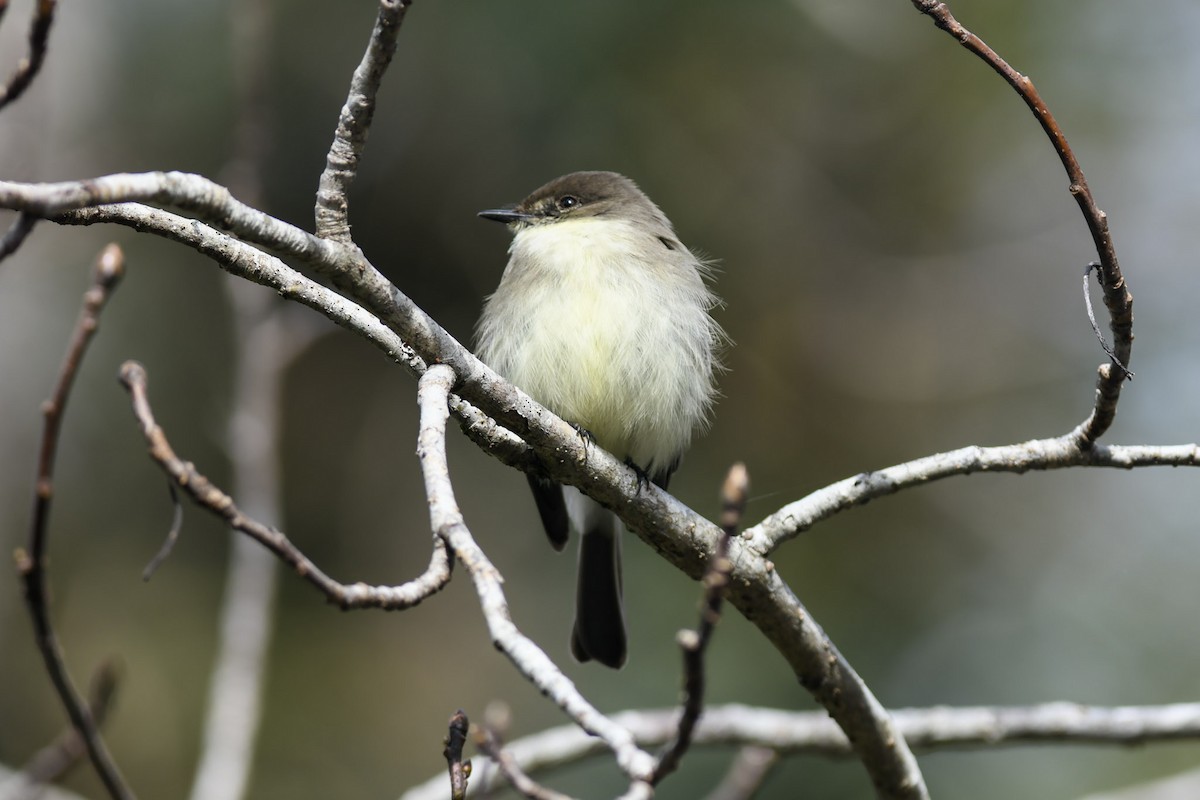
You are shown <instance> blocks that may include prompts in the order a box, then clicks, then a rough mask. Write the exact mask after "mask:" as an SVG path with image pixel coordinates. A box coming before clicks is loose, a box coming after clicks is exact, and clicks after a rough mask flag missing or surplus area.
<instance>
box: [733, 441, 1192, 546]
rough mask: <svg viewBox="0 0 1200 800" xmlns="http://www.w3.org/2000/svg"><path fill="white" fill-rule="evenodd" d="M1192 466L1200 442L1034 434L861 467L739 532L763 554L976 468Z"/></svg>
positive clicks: (1020, 471)
mask: <svg viewBox="0 0 1200 800" xmlns="http://www.w3.org/2000/svg"><path fill="white" fill-rule="evenodd" d="M1085 466H1086V467H1116V468H1119V469H1133V468H1134V467H1155V466H1171V467H1195V466H1200V446H1198V445H1195V444H1179V445H1102V444H1093V445H1091V446H1090V447H1082V446H1081V445H1080V440H1079V438H1078V437H1077V436H1075V435H1074V434H1068V435H1066V436H1060V437H1057V438H1055V439H1034V440H1033V441H1029V442H1022V443H1020V444H1010V445H1004V446H1002V447H978V446H975V445H972V446H970V447H963V448H961V449H958V450H951V451H950V452H948V453H937V454H935V455H932V456H926V457H924V458H918V459H915V460H913V461H907V462H905V463H903V464H897V465H895V466H892V467H887V468H886V469H881V470H876V471H874V472H864V473H861V474H859V475H855V476H853V477H851V478H845V479H843V480H841V481H838V482H837V483H833V484H830V485H829V486H826V487H824V488H822V489H818V490H817V491H815V492H813V493H812V494H810V495H808V496H806V497H803V498H801V499H799V500H797V501H795V502H793V503H789V504H788V505H786V506H784V507H783V508H781V509H779V510H778V511H776V512H775V513H774V514H772V515H771V516H769V517H767V518H766V519H764V520H763V521H762V522H760V523H758V524H757V525H755V526H753V527H751V528H747V529H746V530H745V531H743V532H742V539H743V540H745V541H746V543H747V546H748V547H749V548H750V549H752V550H754V551H756V552H758V553H762V554H763V555H767V554H768V553H770V552H771V551H772V550H774V549H775V548H776V547H778V546H779V545H780V544H782V543H783V542H785V541H787V540H788V539H790V538H792V537H794V536H796V535H798V534H800V533H802V532H804V531H806V530H808V529H809V528H811V527H812V526H814V525H816V524H817V523H818V522H821V521H822V520H825V519H828V518H829V517H832V516H833V515H835V514H837V513H839V512H842V511H845V510H847V509H849V508H853V507H854V506H859V505H862V504H863V503H866V502H867V501H869V500H874V499H875V498H877V497H883V496H884V495H889V494H894V493H895V492H898V491H900V490H901V489H908V488H912V487H915V486H923V485H925V484H927V483H931V482H933V481H936V480H941V479H943V478H948V477H950V476H952V475H972V474H975V473H977V472H1015V473H1018V474H1021V473H1025V472H1028V471H1029V470H1050V469H1063V468H1066V467H1085Z"/></svg>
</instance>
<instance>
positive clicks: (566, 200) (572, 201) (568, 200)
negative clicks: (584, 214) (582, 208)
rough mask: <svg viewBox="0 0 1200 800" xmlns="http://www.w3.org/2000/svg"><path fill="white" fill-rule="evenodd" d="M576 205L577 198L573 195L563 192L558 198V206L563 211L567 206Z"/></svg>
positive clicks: (577, 202)
mask: <svg viewBox="0 0 1200 800" xmlns="http://www.w3.org/2000/svg"><path fill="white" fill-rule="evenodd" d="M577 205H579V198H578V197H575V196H574V195H570V194H564V195H563V196H562V197H560V198H558V207H559V208H560V209H562V210H563V211H566V210H567V209H568V208H574V207H575V206H577Z"/></svg>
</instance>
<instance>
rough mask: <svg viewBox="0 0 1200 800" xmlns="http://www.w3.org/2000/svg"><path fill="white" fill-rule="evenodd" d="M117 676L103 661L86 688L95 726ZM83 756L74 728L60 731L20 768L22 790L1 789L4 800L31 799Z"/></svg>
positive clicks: (110, 698) (108, 706) (110, 663)
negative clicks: (57, 735) (54, 739)
mask: <svg viewBox="0 0 1200 800" xmlns="http://www.w3.org/2000/svg"><path fill="white" fill-rule="evenodd" d="M119 679H120V675H119V670H118V668H117V664H116V662H115V661H111V660H109V661H103V662H101V664H100V666H99V667H97V668H96V671H95V672H94V673H92V679H91V682H90V684H89V687H88V701H87V703H88V710H89V711H90V712H91V715H92V720H93V721H94V722H95V723H96V726H97V727H103V726H104V723H105V720H106V719H107V718H108V713H109V711H110V710H111V708H112V704H113V699H114V697H115V696H116V692H117V684H118V682H119ZM86 757H87V747H86V745H85V744H84V742H83V739H82V738H81V737H80V735H79V732H78V731H77V730H75V728H73V727H72V728H69V729H68V730H66V731H64V732H63V733H62V734H61V735H60V736H59V737H58V739H57V740H56V741H54V742H53V743H51V744H49V745H47V746H46V747H44V748H42V749H41V750H39V751H38V752H37V753H35V754H34V756H33V758H31V759H29V762H28V763H27V764H26V765H25V767H24V769H22V770H21V776H22V782H23V784H24V791H21V790H17V791H5V792H0V794H3V796H4V798H5V800H33V798H35V797H37V796H39V795H40V794H42V791H43V790H44V788H45V786H46V784H49V783H53V782H55V781H57V780H60V779H61V778H62V777H63V776H64V775H66V774H67V772H69V771H70V770H71V768H72V767H74V766H75V765H76V764H77V763H79V760H80V759H81V758H86Z"/></svg>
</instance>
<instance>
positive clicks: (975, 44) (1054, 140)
mask: <svg viewBox="0 0 1200 800" xmlns="http://www.w3.org/2000/svg"><path fill="white" fill-rule="evenodd" d="M912 4H913V5H914V6H915V7H916V8H917V10H918V11H920V12H921V13H922V14H925V15H927V16H929V17H930V18H932V19H933V22H934V24H935V25H937V27H939V28H941V29H942V30H944V31H945V32H946V33H948V34H950V35H951V36H953V37H954V38H955V39H956V40H957V41H958V43H959V44H961V45H962V46H963V47H965V48H967V49H968V50H970V51H971V52H972V53H974V54H975V55H977V56H979V57H980V58H981V59H983V61H984V63H986V64H987V65H988V66H989V67H991V68H992V69H993V70H995V71H996V72H997V73H998V74H999V75H1000V76H1001V77H1002V78H1004V80H1005V81H1006V82H1007V83H1008V84H1009V86H1012V88H1013V89H1014V90H1016V92H1017V94H1018V95H1020V97H1021V99H1022V100H1024V101H1025V105H1027V106H1029V110H1030V111H1032V112H1033V115H1034V117H1035V118H1037V121H1038V123H1039V124H1040V125H1041V126H1042V130H1043V131H1045V132H1046V136H1047V137H1048V138H1049V139H1050V143H1051V144H1052V145H1053V146H1054V151H1055V152H1056V153H1058V157H1059V159H1060V160H1061V161H1062V164H1063V168H1064V169H1065V170H1066V172H1067V178H1068V180H1070V182H1071V183H1070V191H1071V195H1072V196H1073V197H1074V198H1075V201H1076V202H1077V203H1078V204H1079V210H1080V211H1081V212H1082V213H1083V218H1084V220H1085V221H1086V222H1087V226H1088V230H1089V231H1091V234H1092V242H1093V243H1094V244H1095V246H1096V252H1097V254H1098V255H1099V256H1100V285H1101V286H1102V287H1104V305H1105V306H1106V307H1107V308H1108V314H1109V327H1110V328H1111V329H1112V333H1113V350H1114V355H1112V356H1110V358H1112V360H1113V361H1114V362H1115V364H1102V365H1101V366H1100V369H1099V381H1098V383H1097V386H1096V404H1095V406H1094V407H1093V409H1092V412H1091V414H1089V415H1088V418H1087V419H1086V420H1084V422H1083V423H1082V424H1081V425H1080V426H1079V427H1078V428H1077V429H1076V431H1075V435H1077V436H1078V437H1079V440H1080V442H1081V443H1082V444H1083V445H1084V446H1087V445H1090V444H1091V443H1092V442H1095V441H1096V440H1097V439H1099V438H1100V436H1102V435H1103V434H1104V432H1105V431H1107V430H1108V428H1109V426H1111V425H1112V422H1113V419H1114V418H1115V417H1116V414H1117V401H1118V400H1119V399H1120V397H1121V387H1122V386H1123V385H1124V383H1125V379H1126V377H1127V376H1128V375H1130V373H1129V369H1128V367H1129V358H1130V355H1131V353H1132V350H1133V295H1132V294H1130V293H1129V289H1128V288H1127V287H1126V285H1125V278H1124V277H1123V276H1122V275H1121V268H1120V266H1119V265H1118V263H1117V251H1116V247H1115V246H1114V245H1113V239H1112V234H1111V233H1110V232H1109V229H1108V216H1107V215H1106V214H1105V213H1104V212H1103V211H1101V210H1100V208H1099V206H1097V205H1096V201H1095V199H1094V198H1093V197H1092V190H1091V189H1090V188H1088V183H1087V180H1086V179H1085V178H1084V176H1083V168H1082V167H1080V166H1079V160H1078V159H1077V158H1076V157H1075V153H1074V151H1072V150H1071V146H1070V145H1069V144H1068V143H1067V137H1066V135H1064V134H1063V131H1062V128H1061V127H1059V124H1058V121H1057V120H1055V119H1054V115H1053V114H1051V113H1050V109H1049V108H1048V107H1047V106H1046V103H1045V101H1044V100H1042V96H1041V95H1040V94H1038V90H1037V89H1036V88H1034V85H1033V81H1031V80H1030V79H1029V78H1028V77H1027V76H1025V75H1022V74H1021V73H1020V72H1017V71H1016V70H1015V69H1013V68H1012V67H1011V66H1009V64H1008V62H1007V61H1005V60H1004V59H1003V58H1001V57H1000V56H999V55H998V54H997V53H996V52H995V51H994V50H992V48H990V47H988V46H987V44H986V43H984V41H983V40H982V39H980V38H979V37H978V36H976V35H975V34H973V33H971V32H970V31H969V30H967V29H966V28H964V27H963V26H962V25H961V24H959V22H958V20H956V19H955V18H954V16H953V15H952V14H951V13H950V9H949V8H947V7H946V4H945V3H942V2H938V0H912ZM1114 366H1116V367H1117V368H1116V369H1114Z"/></svg>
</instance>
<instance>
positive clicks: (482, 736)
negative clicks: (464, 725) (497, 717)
mask: <svg viewBox="0 0 1200 800" xmlns="http://www.w3.org/2000/svg"><path fill="white" fill-rule="evenodd" d="M474 738H475V746H476V747H477V748H478V749H479V752H481V753H483V754H484V755H486V756H487V757H488V758H490V759H491V760H492V762H493V763H494V764H496V766H497V767H498V768H499V769H500V772H501V773H502V774H503V775H504V777H505V779H507V780H508V782H509V783H510V784H512V787H513V789H515V790H516V791H517V794H519V795H521V796H522V797H528V798H530V800H571V798H570V796H569V795H565V794H562V793H561V792H556V791H554V790H553V789H547V788H546V787H545V786H542V785H541V784H539V783H537V782H536V781H534V780H533V779H532V778H530V777H529V776H528V775H526V774H525V773H524V772H522V771H521V768H520V766H518V765H517V762H516V759H514V758H513V757H512V754H510V753H509V752H508V751H507V750H505V749H504V744H503V742H501V741H500V737H499V736H498V735H496V734H495V733H494V732H493V731H492V730H491V729H490V728H488V727H487V726H480V727H479V728H477V729H476V730H475V737H474Z"/></svg>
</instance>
